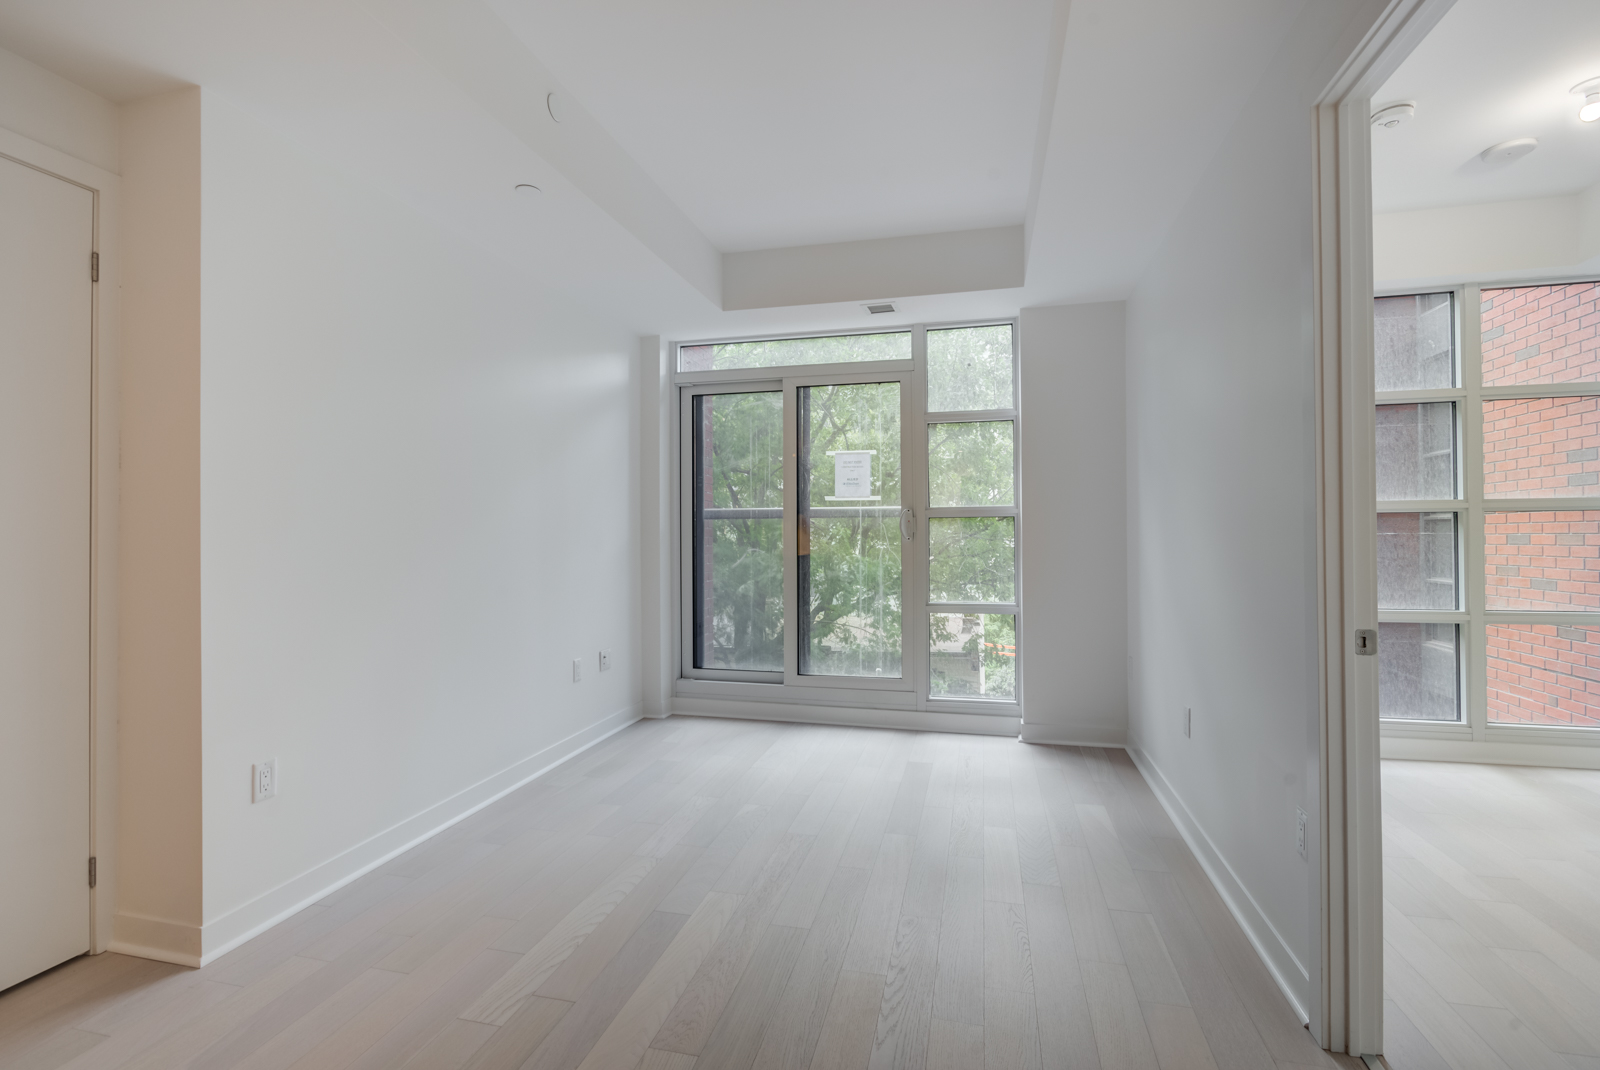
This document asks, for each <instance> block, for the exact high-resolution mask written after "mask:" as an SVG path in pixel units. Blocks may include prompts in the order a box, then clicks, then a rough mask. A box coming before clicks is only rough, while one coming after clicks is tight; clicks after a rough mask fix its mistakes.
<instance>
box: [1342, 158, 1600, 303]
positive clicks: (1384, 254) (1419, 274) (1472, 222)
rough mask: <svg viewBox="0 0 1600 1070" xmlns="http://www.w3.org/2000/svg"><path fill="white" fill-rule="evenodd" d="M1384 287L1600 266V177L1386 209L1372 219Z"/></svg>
mask: <svg viewBox="0 0 1600 1070" xmlns="http://www.w3.org/2000/svg"><path fill="white" fill-rule="evenodd" d="M1372 268H1373V277H1374V278H1375V279H1376V280H1377V284H1378V286H1379V288H1392V287H1398V286H1407V285H1438V284H1444V283H1453V282H1459V281H1473V282H1476V281H1495V280H1505V279H1515V278H1518V277H1534V276H1540V275H1553V274H1559V273H1562V272H1564V271H1573V272H1578V271H1584V270H1589V271H1593V270H1595V269H1596V268H1600V182H1597V183H1595V185H1593V186H1591V187H1589V188H1588V189H1587V190H1585V191H1582V192H1579V193H1571V194H1567V195H1565V196H1561V197H1536V198H1531V199H1528V200H1520V201H1493V202H1489V203H1485V204H1462V205H1452V206H1450V207H1447V208H1423V209H1418V210H1416V211H1410V212H1384V213H1380V214H1378V215H1375V216H1373V218H1372Z"/></svg>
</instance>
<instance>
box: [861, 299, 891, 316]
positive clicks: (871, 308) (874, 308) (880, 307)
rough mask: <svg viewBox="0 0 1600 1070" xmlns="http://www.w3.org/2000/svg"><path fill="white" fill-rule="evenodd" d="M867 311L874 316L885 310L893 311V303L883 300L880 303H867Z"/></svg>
mask: <svg viewBox="0 0 1600 1070" xmlns="http://www.w3.org/2000/svg"><path fill="white" fill-rule="evenodd" d="M867 311H868V312H870V313H872V314H873V315H874V316H878V315H882V314H883V313H885V312H893V311H894V305H892V304H890V303H889V302H888V301H885V302H883V303H882V304H877V305H868V306H867Z"/></svg>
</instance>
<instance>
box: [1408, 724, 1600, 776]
mask: <svg viewBox="0 0 1600 1070" xmlns="http://www.w3.org/2000/svg"><path fill="white" fill-rule="evenodd" d="M1382 755H1383V758H1384V760H1386V761H1387V760H1395V761H1408V762H1474V763H1481V764H1484V765H1537V766H1544V767H1547V768H1552V769H1600V746H1593V745H1591V746H1581V745H1579V746H1574V745H1573V744H1571V743H1524V742H1515V741H1500V740H1494V741H1490V742H1483V741H1479V740H1473V739H1440V738H1437V737H1434V738H1431V739H1430V738H1427V737H1424V736H1421V735H1416V736H1392V735H1389V734H1388V733H1385V734H1384V737H1383V744H1382Z"/></svg>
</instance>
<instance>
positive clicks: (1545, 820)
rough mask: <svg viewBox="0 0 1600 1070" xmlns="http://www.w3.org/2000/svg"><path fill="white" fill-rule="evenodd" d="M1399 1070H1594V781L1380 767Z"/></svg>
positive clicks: (1598, 791) (1535, 773)
mask: <svg viewBox="0 0 1600 1070" xmlns="http://www.w3.org/2000/svg"><path fill="white" fill-rule="evenodd" d="M1383 812H1384V825H1383V840H1384V864H1383V879H1384V895H1383V898H1384V938H1385V954H1384V992H1385V996H1386V1003H1385V1006H1384V1012H1385V1013H1384V1049H1385V1054H1386V1057H1387V1059H1388V1062H1389V1065H1390V1066H1391V1067H1393V1068H1394V1070H1600V772H1595V771H1589V770H1574V769H1534V768H1528V767H1524V766H1499V765H1464V764H1455V763H1444V762H1398V761H1389V762H1384V763H1383Z"/></svg>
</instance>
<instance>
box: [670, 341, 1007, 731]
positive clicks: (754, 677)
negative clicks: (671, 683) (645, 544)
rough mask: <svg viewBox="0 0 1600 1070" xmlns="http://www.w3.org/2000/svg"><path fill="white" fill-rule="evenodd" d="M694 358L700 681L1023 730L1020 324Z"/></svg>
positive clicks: (691, 458)
mask: <svg viewBox="0 0 1600 1070" xmlns="http://www.w3.org/2000/svg"><path fill="white" fill-rule="evenodd" d="M678 353H679V376H680V384H681V405H680V421H681V427H682V438H681V442H682V450H683V457H682V467H681V473H682V474H681V483H682V486H683V488H684V496H683V502H684V515H683V526H682V529H681V530H682V532H683V535H682V541H683V561H684V575H683V588H682V589H683V591H684V598H683V614H682V621H683V638H684V642H683V671H682V674H681V675H682V677H683V678H684V680H685V681H694V682H695V683H696V686H698V685H699V684H700V683H701V682H706V681H725V682H727V683H728V684H729V685H730V686H732V685H744V684H776V685H781V686H782V688H784V692H783V694H784V695H785V696H786V697H785V698H784V699H783V700H784V701H808V699H806V698H805V696H806V695H810V696H811V699H810V700H814V701H818V702H825V703H834V704H841V703H871V702H877V703H879V704H885V705H892V706H898V707H900V708H917V707H921V708H932V707H939V708H950V707H952V706H965V707H967V708H970V709H974V710H980V709H981V710H983V711H985V712H987V711H989V710H994V711H996V712H999V710H998V707H1000V706H1007V707H1010V712H1011V713H1012V714H1013V715H1014V714H1015V706H1016V704H1017V702H1018V700H1019V698H1020V688H1019V686H1018V680H1019V674H1018V666H1019V651H1020V645H1019V642H1018V626H1019V617H1020V614H1019V610H1020V603H1019V584H1018V574H1017V520H1018V508H1017V501H1016V493H1015V488H1016V473H1015V464H1016V458H1015V446H1014V443H1015V440H1016V421H1017V409H1016V381H1015V371H1016V369H1015V345H1014V339H1013V328H1012V325H1011V324H1009V323H1003V324H985V325H979V326H962V327H952V328H935V329H922V328H917V329H914V330H913V331H908V332H903V333H891V332H886V333H884V334H879V335H859V336H841V337H828V338H813V339H774V340H766V341H758V342H735V343H713V344H703V345H694V346H690V345H684V346H681V347H679V350H678ZM752 365H754V366H753V367H752ZM818 365H821V366H818ZM762 376H766V378H762ZM830 689H831V690H830ZM758 690H759V689H758ZM852 692H854V694H851V693H852ZM696 693H697V694H702V695H703V694H707V693H708V692H706V691H705V690H704V689H703V688H702V689H701V690H699V691H697V692H696ZM724 693H726V694H728V695H729V696H730V697H739V698H745V697H751V696H752V694H753V693H752V692H750V691H748V690H747V691H738V690H737V689H736V688H735V689H734V690H727V691H725V692H724ZM777 694H778V693H777V692H776V691H775V692H774V693H773V697H776V695H777ZM872 696H877V697H876V698H873V697H872ZM930 700H931V701H930Z"/></svg>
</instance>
